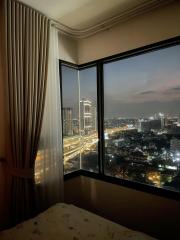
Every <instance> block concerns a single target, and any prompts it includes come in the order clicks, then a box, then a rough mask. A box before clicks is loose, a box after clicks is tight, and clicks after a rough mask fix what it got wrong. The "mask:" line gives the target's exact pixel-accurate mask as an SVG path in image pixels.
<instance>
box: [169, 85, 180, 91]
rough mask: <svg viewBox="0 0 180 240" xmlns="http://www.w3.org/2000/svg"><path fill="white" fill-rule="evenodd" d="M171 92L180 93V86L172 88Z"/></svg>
mask: <svg viewBox="0 0 180 240" xmlns="http://www.w3.org/2000/svg"><path fill="white" fill-rule="evenodd" d="M169 90H171V91H180V86H177V87H173V88H170V89H169Z"/></svg>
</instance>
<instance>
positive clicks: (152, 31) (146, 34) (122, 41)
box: [78, 1, 180, 64]
mask: <svg viewBox="0 0 180 240" xmlns="http://www.w3.org/2000/svg"><path fill="white" fill-rule="evenodd" d="M178 35H180V1H175V2H174V3H171V4H169V5H167V6H164V7H160V8H157V9H155V10H153V11H151V12H148V13H146V14H143V15H139V16H136V17H135V18H132V19H131V20H129V21H126V22H124V23H121V24H119V25H116V26H115V27H113V28H111V29H109V30H106V31H103V32H100V33H98V34H96V35H94V36H91V37H89V38H86V39H81V40H78V63H79V64H81V63H86V62H89V61H92V60H96V59H100V58H103V57H107V56H111V55H113V54H117V53H121V52H124V51H127V50H130V49H134V48H137V47H141V46H145V45H148V44H151V43H155V42H158V41H161V40H165V39H168V38H171V37H175V36H178Z"/></svg>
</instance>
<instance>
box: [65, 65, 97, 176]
mask: <svg viewBox="0 0 180 240" xmlns="http://www.w3.org/2000/svg"><path fill="white" fill-rule="evenodd" d="M61 73H62V103H63V107H62V115H63V150H64V151H63V152H64V171H65V173H69V172H72V171H75V170H79V169H80V168H82V169H86V170H88V171H93V172H97V171H98V131H97V78H96V75H97V73H96V67H90V68H86V69H82V70H77V69H74V68H72V67H68V66H64V65H63V66H62V67H61Z"/></svg>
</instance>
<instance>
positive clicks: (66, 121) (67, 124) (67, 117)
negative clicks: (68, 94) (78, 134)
mask: <svg viewBox="0 0 180 240" xmlns="http://www.w3.org/2000/svg"><path fill="white" fill-rule="evenodd" d="M72 134H73V130H72V108H63V135H64V136H71V135H72Z"/></svg>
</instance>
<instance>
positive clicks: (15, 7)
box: [6, 0, 50, 224]
mask: <svg viewBox="0 0 180 240" xmlns="http://www.w3.org/2000/svg"><path fill="white" fill-rule="evenodd" d="M6 3H7V6H6V7H7V8H6V10H7V12H6V13H7V14H6V29H7V32H6V37H7V39H6V41H7V84H8V86H7V100H8V116H7V124H8V132H9V141H8V148H7V155H8V156H7V172H8V176H9V178H8V184H7V188H8V189H7V191H8V190H9V192H8V193H9V196H8V199H9V205H10V216H11V220H12V223H13V224H15V223H17V222H20V221H22V220H25V219H27V218H29V217H31V216H33V215H34V213H35V211H36V201H35V197H36V196H35V181H34V167H35V159H36V155H37V150H38V144H39V139H40V132H41V126H42V120H43V112H44V105H45V95H46V85H47V73H48V56H49V52H48V51H49V31H50V20H49V19H48V18H46V17H45V16H43V15H41V14H40V13H38V12H36V11H35V10H32V9H30V8H28V7H27V6H25V5H23V4H22V3H20V2H16V1H12V0H7V1H6Z"/></svg>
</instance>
